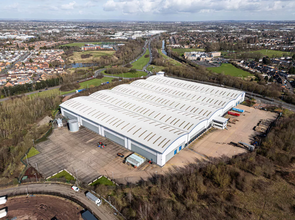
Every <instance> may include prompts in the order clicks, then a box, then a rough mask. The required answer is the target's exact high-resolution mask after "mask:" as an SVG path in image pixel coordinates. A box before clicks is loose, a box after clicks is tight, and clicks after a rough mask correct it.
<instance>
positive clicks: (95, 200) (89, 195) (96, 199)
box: [85, 192, 101, 206]
mask: <svg viewBox="0 0 295 220" xmlns="http://www.w3.org/2000/svg"><path fill="white" fill-rule="evenodd" d="M85 196H86V197H87V198H88V199H89V200H91V201H93V202H94V203H95V204H96V205H97V206H100V205H101V200H100V199H99V198H97V197H96V196H95V195H93V194H92V193H91V192H87V193H86V194H85Z"/></svg>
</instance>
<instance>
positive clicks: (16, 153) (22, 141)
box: [0, 92, 61, 183]
mask: <svg viewBox="0 0 295 220" xmlns="http://www.w3.org/2000/svg"><path fill="white" fill-rule="evenodd" d="M60 103H61V99H60V97H59V96H58V92H57V94H52V95H50V96H47V97H40V96H33V97H31V96H21V97H18V98H14V99H12V100H8V101H5V102H1V103H0V124H1V126H0V177H1V178H2V181H1V182H2V183H3V182H5V180H6V181H8V180H10V179H11V178H17V177H18V175H19V172H20V171H21V169H20V159H21V157H23V156H24V154H25V152H26V151H27V150H28V149H29V148H30V147H32V146H33V139H37V138H39V137H40V136H41V134H43V133H44V132H45V131H46V130H48V125H45V126H39V127H38V126H37V125H36V124H35V123H36V122H37V121H38V120H40V119H42V118H43V117H44V116H46V115H51V110H53V109H56V108H57V107H58V106H59V104H60Z"/></svg>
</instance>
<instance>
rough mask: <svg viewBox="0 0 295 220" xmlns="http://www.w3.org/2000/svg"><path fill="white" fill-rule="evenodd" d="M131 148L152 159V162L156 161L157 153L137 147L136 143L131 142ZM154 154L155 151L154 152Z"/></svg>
mask: <svg viewBox="0 0 295 220" xmlns="http://www.w3.org/2000/svg"><path fill="white" fill-rule="evenodd" d="M131 150H132V151H134V152H135V153H138V154H140V155H141V156H144V157H145V158H147V159H148V160H152V161H153V162H155V163H156V162H157V155H154V154H152V153H150V152H148V151H146V150H144V149H142V148H140V147H137V146H136V145H134V144H132V143H131ZM155 154H156V152H155Z"/></svg>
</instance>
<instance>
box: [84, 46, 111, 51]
mask: <svg viewBox="0 0 295 220" xmlns="http://www.w3.org/2000/svg"><path fill="white" fill-rule="evenodd" d="M113 49H114V47H113V46H112V45H107V44H106V45H96V44H85V45H84V46H83V47H81V50H83V51H87V50H113Z"/></svg>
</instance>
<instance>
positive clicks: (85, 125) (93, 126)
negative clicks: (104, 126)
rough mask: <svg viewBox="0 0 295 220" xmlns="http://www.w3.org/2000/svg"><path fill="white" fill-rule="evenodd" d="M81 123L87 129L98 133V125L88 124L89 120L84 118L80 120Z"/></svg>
mask: <svg viewBox="0 0 295 220" xmlns="http://www.w3.org/2000/svg"><path fill="white" fill-rule="evenodd" d="M82 125H83V126H84V127H85V128H88V129H89V130H91V131H94V132H95V133H97V134H99V128H98V126H95V125H93V124H90V123H89V122H87V121H84V120H82Z"/></svg>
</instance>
